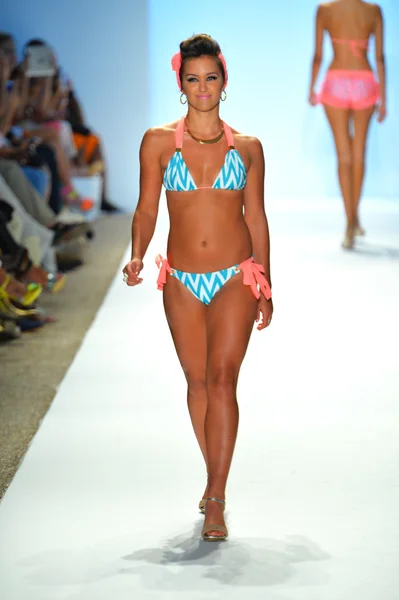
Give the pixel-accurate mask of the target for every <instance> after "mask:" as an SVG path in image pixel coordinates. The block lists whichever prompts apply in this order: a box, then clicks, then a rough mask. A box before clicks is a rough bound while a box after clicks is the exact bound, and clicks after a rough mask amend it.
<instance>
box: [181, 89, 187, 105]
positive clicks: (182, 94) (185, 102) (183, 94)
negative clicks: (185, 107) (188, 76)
mask: <svg viewBox="0 0 399 600" xmlns="http://www.w3.org/2000/svg"><path fill="white" fill-rule="evenodd" d="M185 95H186V94H185V93H184V92H182V93H181V94H180V104H187V98H186V99H185V101H184V102H183V99H182V98H183V96H185Z"/></svg>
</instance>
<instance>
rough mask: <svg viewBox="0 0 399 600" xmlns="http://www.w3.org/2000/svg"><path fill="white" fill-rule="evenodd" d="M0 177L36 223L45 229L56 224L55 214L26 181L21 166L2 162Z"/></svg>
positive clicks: (10, 162)
mask: <svg viewBox="0 0 399 600" xmlns="http://www.w3.org/2000/svg"><path fill="white" fill-rule="evenodd" d="M0 175H1V176H2V177H3V179H4V181H5V182H6V184H7V186H8V187H9V188H10V190H11V191H12V192H13V193H14V194H15V196H16V197H17V199H18V200H19V201H20V203H21V204H22V205H23V207H24V208H25V210H26V212H27V213H29V215H31V216H32V217H34V219H36V221H38V222H39V223H40V224H41V225H43V226H44V227H49V226H50V225H52V224H53V223H54V222H55V214H54V212H53V211H52V210H51V208H50V207H49V206H48V205H47V204H46V203H45V202H44V201H43V199H42V198H41V197H40V194H38V193H37V191H36V190H35V189H34V187H33V186H32V185H31V184H30V183H29V181H28V180H27V179H26V177H25V175H24V174H23V171H22V169H21V167H20V166H19V164H18V163H17V162H15V161H12V160H0Z"/></svg>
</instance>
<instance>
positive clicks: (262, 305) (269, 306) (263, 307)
mask: <svg viewBox="0 0 399 600" xmlns="http://www.w3.org/2000/svg"><path fill="white" fill-rule="evenodd" d="M272 316H273V301H272V299H270V300H266V298H265V297H264V295H263V294H261V295H260V298H259V300H258V312H257V315H256V322H257V323H259V325H258V327H257V330H258V331H261V330H262V329H265V328H266V327H269V325H270V323H271V321H272ZM261 319H262V320H261Z"/></svg>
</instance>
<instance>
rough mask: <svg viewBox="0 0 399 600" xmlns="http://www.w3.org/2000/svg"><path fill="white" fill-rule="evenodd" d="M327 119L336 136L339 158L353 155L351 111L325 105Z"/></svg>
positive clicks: (342, 158) (347, 157)
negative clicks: (350, 128)
mask: <svg viewBox="0 0 399 600" xmlns="http://www.w3.org/2000/svg"><path fill="white" fill-rule="evenodd" d="M324 111H325V113H326V117H327V120H328V122H329V124H330V127H331V131H332V133H333V136H334V142H335V147H336V150H337V155H338V158H340V159H341V160H345V159H348V160H350V157H351V136H350V132H349V121H350V111H349V110H347V109H344V108H335V107H334V106H327V105H325V106H324Z"/></svg>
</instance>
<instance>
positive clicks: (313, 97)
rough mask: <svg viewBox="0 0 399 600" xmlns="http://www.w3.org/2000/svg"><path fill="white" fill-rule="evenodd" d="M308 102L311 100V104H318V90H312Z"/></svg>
mask: <svg viewBox="0 0 399 600" xmlns="http://www.w3.org/2000/svg"><path fill="white" fill-rule="evenodd" d="M308 102H309V104H310V106H316V105H317V95H316V92H314V90H310V92H309V96H308Z"/></svg>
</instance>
